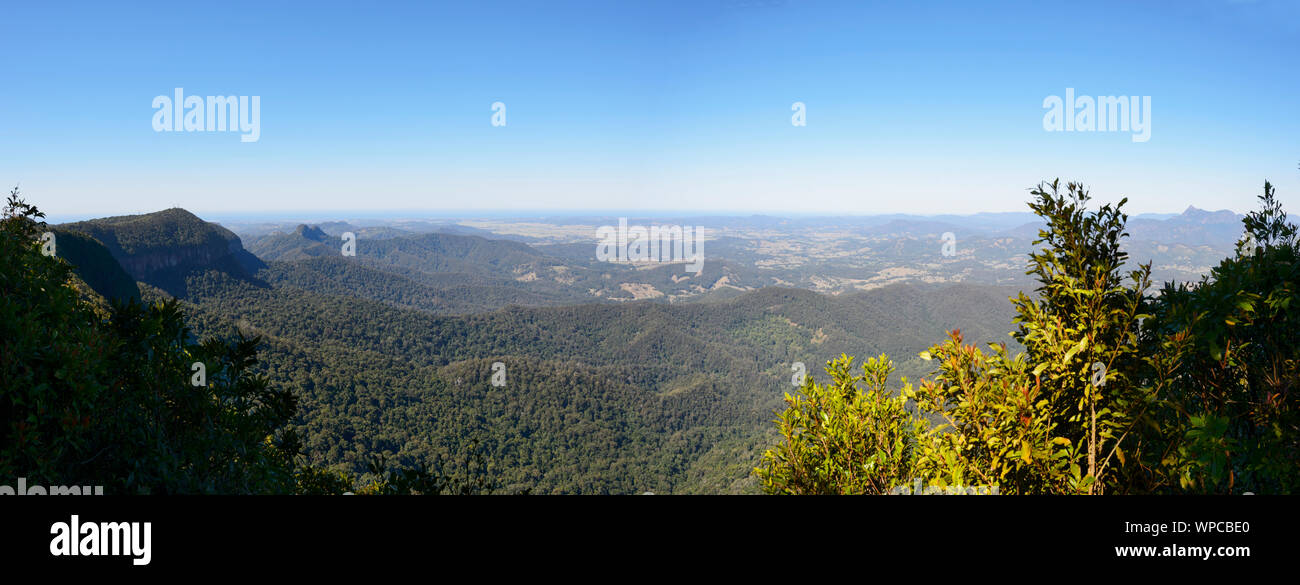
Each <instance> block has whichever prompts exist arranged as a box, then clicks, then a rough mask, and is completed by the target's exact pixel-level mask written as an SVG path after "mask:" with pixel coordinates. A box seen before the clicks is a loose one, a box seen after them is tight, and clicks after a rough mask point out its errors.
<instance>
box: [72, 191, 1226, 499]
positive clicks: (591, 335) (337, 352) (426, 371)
mask: <svg viewBox="0 0 1300 585" xmlns="http://www.w3.org/2000/svg"><path fill="white" fill-rule="evenodd" d="M1185 215H1187V214H1184V216H1185ZM1234 217H1235V216H1234ZM1178 218H1183V216H1178ZM1211 219H1213V218H1211ZM1153 221H1158V222H1164V223H1167V222H1168V221H1170V220H1153ZM909 222H911V223H909ZM913 223H915V222H912V220H907V219H894V220H891V221H890V222H886V223H884V224H880V225H879V226H877V227H879V228H881V229H882V230H884V231H883V232H878V233H885V232H888V233H897V234H900V235H898V236H897V238H896V240H895V243H894V244H891V245H890V246H892V247H888V250H889V254H894V255H895V256H893V257H896V258H900V259H901V258H908V257H913V258H916V257H921V258H923V259H927V260H925V261H924V262H920V263H919V264H918V266H924V265H927V263H928V264H929V265H930V266H931V268H933V267H936V266H937V267H939V269H941V270H953V271H955V272H957V273H961V274H965V275H966V276H967V277H969V278H968V279H956V281H955V282H951V281H944V280H942V279H925V278H903V279H898V280H897V281H893V280H886V281H877V282H876V284H873V285H871V286H858V287H854V286H849V287H831V288H834V290H833V291H832V292H836V293H838V294H823V293H820V292H814V290H806V289H808V288H811V289H822V290H826V289H827V287H821V286H817V285H816V283H818V282H829V281H831V280H834V279H841V280H843V279H848V280H857V276H863V277H866V278H868V279H869V278H871V277H872V276H871V275H872V274H877V275H878V274H879V271H878V272H875V273H873V272H872V270H873V268H871V266H870V265H867V264H861V263H856V264H855V263H853V262H850V261H849V260H850V259H851V257H850V256H848V255H841V254H839V253H838V252H837V253H827V254H826V255H825V258H822V259H821V260H819V261H817V262H812V263H809V264H807V265H800V266H783V265H781V264H780V263H773V264H770V265H769V267H763V266H761V263H758V262H755V258H754V257H751V256H753V255H755V254H759V252H757V250H761V249H763V247H764V246H767V245H770V243H771V242H772V241H773V240H774V239H775V238H774V236H770V235H769V236H765V237H764V238H762V239H758V240H755V239H752V238H749V237H742V236H740V235H727V236H721V237H718V238H717V239H715V240H712V241H710V244H712V246H707V247H706V249H705V253H706V258H707V259H706V264H705V269H704V270H703V271H702V272H701V273H700V274H691V273H687V272H685V271H684V270H683V266H682V265H681V264H661V265H651V266H632V265H627V264H615V263H605V262H596V261H594V259H592V258H591V257H590V256H589V254H590V251H591V246H590V245H589V244H587V245H583V244H579V243H576V242H567V243H566V242H559V241H545V240H541V241H535V242H534V243H531V244H525V243H523V242H521V241H518V240H520V239H525V236H523V235H521V234H515V239H514V240H506V239H497V238H489V237H484V236H483V235H481V234H484V233H486V234H488V235H492V234H491V232H487V231H484V230H482V229H480V228H469V229H468V230H467V231H475V232H476V233H474V234H466V233H449V231H450V230H448V229H447V228H446V227H443V228H440V229H439V231H426V232H423V233H411V232H409V231H403V230H399V229H397V228H391V229H389V230H388V231H381V232H380V234H381V235H380V236H379V237H373V238H361V239H359V240H358V245H357V254H356V256H354V257H349V256H344V255H343V254H341V253H340V242H341V241H340V239H339V237H338V235H339V234H341V231H340V230H343V229H346V228H348V227H351V226H349V225H348V224H337V225H330V226H326V225H306V224H304V225H300V226H297V227H296V228H295V229H293V230H292V231H289V232H274V233H268V234H263V235H260V236H254V237H251V238H250V239H249V249H250V250H252V252H254V253H255V255H254V254H250V253H249V252H248V251H246V250H245V249H244V247H243V244H242V242H241V239H240V238H239V237H238V236H236V235H235V234H234V233H233V232H230V231H229V230H226V229H225V228H223V227H221V226H219V225H217V224H213V223H208V222H204V221H202V220H201V219H199V218H197V217H196V216H194V215H192V214H189V213H188V212H185V211H183V210H167V211H164V212H158V213H154V214H147V215H142V216H126V217H117V218H106V219H102V220H90V221H84V222H78V223H73V224H63V225H61V226H58V230H59V231H60V232H63V233H67V234H80V235H81V236H82V237H81V239H80V240H77V241H83V240H84V241H85V242H87V243H88V245H89V247H90V248H91V249H92V250H91V251H90V252H85V251H81V252H78V255H77V256H76V258H73V257H69V260H70V261H72V262H73V263H74V264H79V265H80V267H79V271H80V272H81V274H82V276H83V278H84V279H85V280H86V281H87V283H88V284H90V285H91V286H92V287H95V288H96V289H97V290H100V292H101V293H102V294H104V296H117V297H121V296H122V290H123V289H122V281H123V278H122V276H121V275H120V274H119V275H117V276H116V277H111V276H110V277H105V276H104V275H103V273H113V272H114V271H113V270H112V267H111V266H103V264H104V263H105V258H111V259H113V260H115V261H116V263H117V264H118V266H119V269H120V270H121V272H122V273H123V274H127V275H129V277H130V278H131V279H134V280H136V281H139V282H140V283H141V288H142V290H143V291H144V294H143V296H144V298H145V299H146V300H156V299H159V298H163V297H176V298H179V299H180V300H181V302H182V306H183V307H184V309H185V313H186V315H187V316H188V318H189V320H190V325H191V326H192V327H193V329H194V332H195V333H196V334H197V335H218V336H233V335H235V334H236V332H243V333H245V334H249V335H259V336H261V337H262V339H263V340H264V345H263V355H262V359H261V364H260V366H259V367H260V368H262V371H263V372H264V373H265V374H266V375H267V376H268V377H269V379H270V381H271V383H272V384H273V385H277V386H280V387H283V388H286V389H289V390H291V391H292V392H293V393H294V394H296V395H297V396H298V397H299V399H300V404H301V410H300V412H299V415H298V418H297V420H296V421H295V428H296V429H297V430H298V431H299V434H300V435H301V437H302V439H303V442H304V446H305V449H304V451H305V453H306V454H307V455H308V457H310V458H311V460H312V462H313V463H317V464H323V465H327V466H336V467H338V468H340V469H346V470H348V471H350V472H353V473H360V472H362V471H364V470H365V469H366V466H367V463H368V462H369V461H370V459H371V458H372V457H374V456H376V455H379V456H383V457H385V458H387V459H388V460H390V461H395V462H398V463H400V464H403V465H412V466H415V465H420V464H425V463H446V462H457V461H464V460H466V459H467V458H469V457H472V456H476V457H479V458H481V459H482V460H484V461H486V462H487V465H488V467H489V469H490V473H491V474H492V475H493V476H494V477H495V478H497V479H498V480H499V481H500V483H501V484H502V485H504V486H507V488H508V489H510V490H516V491H517V490H530V491H532V492H534V493H552V492H557V493H573V492H579V493H639V492H643V491H653V492H656V493H689V492H706V493H709V492H712V493H716V492H745V491H753V490H754V489H755V486H754V480H753V479H752V478H750V473H749V472H750V470H751V469H752V468H753V467H754V465H755V463H756V462H757V460H758V458H759V457H760V455H761V452H762V448H763V446H764V445H766V444H769V443H770V442H771V440H772V433H773V430H772V428H771V426H772V425H771V420H772V418H773V416H774V412H775V411H776V410H778V409H779V408H780V407H781V405H782V398H783V395H784V393H785V392H788V391H792V390H793V386H792V383H791V378H792V375H793V370H792V367H793V365H794V364H795V363H796V362H800V363H802V364H804V367H805V368H806V370H807V372H808V373H809V374H810V375H814V376H818V377H820V376H822V375H823V374H822V373H821V371H820V370H821V366H822V365H823V364H825V363H826V362H827V361H828V360H830V359H832V358H834V357H836V356H839V355H840V354H842V353H847V354H849V355H857V356H874V355H879V354H882V353H887V354H889V355H890V356H893V357H894V359H895V360H897V361H898V365H899V371H900V373H901V374H902V375H906V376H909V377H912V378H916V377H918V376H920V375H922V374H926V373H929V372H930V370H931V369H932V368H931V366H930V365H929V364H928V363H926V362H924V361H922V360H920V359H918V358H915V357H914V356H916V355H917V354H918V352H920V351H921V350H924V349H926V348H927V347H929V346H930V345H931V344H932V343H934V342H935V340H937V339H941V338H942V337H943V336H944V334H945V332H946V331H947V330H950V329H957V328H960V329H961V330H962V331H963V332H964V333H965V335H966V339H967V340H968V341H989V342H1011V340H1010V339H1009V337H1008V336H1007V324H1008V323H1009V322H1010V319H1011V315H1012V306H1011V305H1010V303H1008V302H1007V299H1008V297H1010V296H1013V295H1015V294H1016V293H1018V292H1019V291H1020V290H1022V289H1024V288H1025V287H1022V286H1017V285H1015V284H1014V282H1015V280H1014V279H1011V278H1009V277H1008V278H1007V279H1003V278H1002V277H999V276H997V275H995V274H993V273H992V272H988V271H993V272H998V271H1001V272H1008V271H1009V270H1011V269H1010V268H989V267H988V266H987V265H986V263H985V261H983V260H981V261H976V260H975V259H973V258H972V257H971V256H972V255H973V254H971V253H967V254H966V257H962V256H960V255H959V256H957V257H955V258H950V259H945V257H944V256H942V254H941V253H940V251H939V249H938V247H936V246H932V245H929V244H927V243H926V238H925V237H924V234H922V235H916V234H918V233H921V232H924V231H926V230H937V229H948V228H947V227H946V226H947V225H949V224H947V223H944V222H930V223H925V224H922V225H919V226H918V225H913ZM1188 223H1189V226H1190V227H1185V228H1183V229H1185V230H1188V233H1194V234H1204V233H1206V231H1205V230H1204V229H1197V228H1196V227H1195V225H1196V224H1194V223H1191V222H1188ZM931 224H933V225H931ZM738 225H744V224H743V222H742V223H741V224H738ZM380 227H382V226H380ZM326 228H329V229H328V231H327V229H326ZM999 229H1001V227H1000V226H999ZM1011 229H1014V228H1011ZM1150 229H1156V228H1150ZM909 230H912V231H909ZM918 230H919V231H918ZM330 232H335V233H333V234H332V233H330ZM372 233H374V232H373V231H372ZM806 237H807V236H806V234H804V235H801V234H798V233H792V234H791V237H790V239H791V241H792V242H796V243H797V242H806V241H810V240H805V239H803V238H806ZM91 238H93V239H91ZM981 238H982V239H981ZM972 239H973V240H974V241H964V242H963V245H966V246H972V247H975V249H976V250H984V251H983V252H978V254H984V255H991V254H992V252H988V250H1001V249H1002V248H1006V251H1005V254H1006V257H1005V258H1002V259H1001V260H999V261H998V263H999V265H1000V264H1008V266H1014V261H1013V260H1014V257H1015V254H1014V253H1013V252H1012V248H1014V247H1015V246H1016V245H1019V244H1018V240H1016V239H1015V238H1011V237H1009V236H1007V235H1006V234H1002V235H991V236H981V237H979V238H972ZM827 242H828V243H824V244H823V245H821V246H820V247H818V248H817V249H819V250H823V251H825V250H829V249H842V250H845V251H849V250H853V249H855V248H854V247H853V246H854V244H852V243H851V241H850V242H849V243H845V242H843V241H839V240H827ZM95 243H99V244H102V246H101V247H102V251H100V252H98V255H96V252H95V251H94V250H93V248H94V244H95ZM931 243H933V242H931ZM1198 245H1200V244H1198ZM1206 245H1208V244H1206ZM846 246H847V247H846ZM880 246H881V244H876V247H877V252H879V250H880V249H884V248H880ZM977 246H978V247H977ZM82 247H83V248H85V247H86V246H82ZM1022 247H1023V248H1025V249H1027V248H1028V243H1027V241H1026V242H1025V243H1024V245H1023V246H1022ZM583 249H585V250H587V252H586V254H588V256H584V252H583ZM747 255H749V256H747ZM886 256H887V254H886V255H882V254H876V257H877V258H882V257H886ZM732 257H740V260H735V259H733V258H732ZM944 266H947V268H944ZM900 268H901V267H899V266H891V267H889V268H884V269H883V270H884V271H889V270H895V271H897V270H899V269H900ZM981 271H983V272H981ZM986 272H987V273H988V274H990V275H991V276H990V277H989V278H987V279H983V277H980V276H979V275H980V274H985V273H986ZM921 273H924V271H920V272H918V274H921ZM927 280H933V281H932V282H927ZM963 280H967V281H965V282H963ZM864 281H865V280H864ZM1006 281H1010V282H1011V283H1012V284H1010V285H1009V284H1007V282H1006ZM810 283H811V284H810ZM774 285H775V286H774ZM638 299H641V300H638ZM683 301H687V302H683ZM701 301H704V302H701ZM1017 348H1018V346H1017V347H1013V350H1014V349H1017ZM495 362H501V363H502V364H504V365H505V383H504V384H503V385H494V384H493V383H492V376H493V373H494V370H493V368H492V366H493V364H494V363H495Z"/></svg>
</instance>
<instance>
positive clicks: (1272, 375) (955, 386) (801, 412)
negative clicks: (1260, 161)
mask: <svg viewBox="0 0 1300 585" xmlns="http://www.w3.org/2000/svg"><path fill="white" fill-rule="evenodd" d="M1032 195H1033V197H1034V200H1033V201H1031V203H1030V208H1031V209H1033V210H1034V212H1035V213H1037V214H1038V215H1039V217H1041V218H1042V219H1043V221H1044V223H1045V228H1044V229H1043V230H1042V231H1040V233H1039V238H1038V240H1036V241H1035V244H1042V247H1041V248H1040V249H1039V250H1037V251H1035V252H1034V253H1032V254H1031V255H1030V262H1029V274H1032V275H1034V276H1035V277H1036V279H1037V281H1038V283H1039V286H1038V288H1037V289H1036V291H1035V292H1036V295H1035V296H1034V297H1032V298H1031V297H1029V296H1028V295H1026V294H1024V293H1021V294H1020V295H1019V296H1018V297H1017V298H1014V299H1012V301H1013V303H1014V304H1015V306H1016V311H1017V316H1016V319H1015V322H1016V324H1017V331H1015V332H1013V333H1012V335H1013V336H1014V337H1015V338H1016V339H1017V340H1018V341H1019V342H1020V343H1021V344H1023V346H1024V347H1025V352H1024V353H1022V354H1019V355H1016V356H1014V357H1013V356H1011V355H1009V354H1008V351H1007V348H1006V346H1005V345H1004V344H993V346H992V348H991V352H985V351H981V350H980V349H979V348H976V347H974V346H972V345H968V344H965V343H964V342H963V339H962V336H961V333H960V332H952V333H951V334H950V336H949V339H948V340H946V341H945V342H944V343H942V344H940V345H936V346H934V347H932V348H931V349H930V350H929V351H926V352H922V354H921V357H922V358H924V359H928V360H934V361H935V362H937V365H938V370H937V371H936V372H935V374H934V375H933V376H931V377H930V378H929V379H924V380H922V381H921V382H920V383H919V385H917V386H915V387H914V386H913V385H911V384H910V383H908V382H907V380H903V387H902V389H901V391H900V392H899V393H898V394H897V395H896V396H891V395H890V394H889V393H888V392H887V391H886V389H885V383H884V380H883V378H881V379H872V383H871V384H870V385H869V386H868V388H867V389H865V390H863V389H861V388H859V387H858V386H857V385H856V383H851V382H853V381H854V379H853V378H851V377H847V375H846V367H847V364H848V363H849V362H851V359H850V358H842V359H841V360H837V361H836V362H832V363H831V365H830V366H829V367H828V368H827V372H828V373H830V374H831V376H832V383H831V384H830V385H828V386H820V385H817V384H809V385H807V386H805V388H804V393H805V395H806V398H801V397H787V405H788V408H787V410H786V411H785V412H784V413H782V414H781V415H780V418H779V419H778V420H777V424H778V427H779V429H780V431H781V435H782V442H781V443H780V444H778V445H777V446H776V447H774V448H773V449H770V450H769V451H768V452H767V453H765V455H764V457H763V465H762V466H761V467H759V468H757V469H756V470H755V472H756V474H757V475H758V476H759V478H760V479H761V480H762V482H763V486H764V488H765V489H766V490H767V491H768V492H770V493H885V492H888V491H891V490H893V489H894V488H896V487H898V486H903V485H910V484H913V482H914V481H916V480H920V481H923V482H925V483H926V484H928V485H932V486H966V485H972V484H981V485H990V486H991V485H996V486H998V488H999V491H1000V493H1010V494H1020V493H1055V494H1060V493H1081V494H1104V493H1135V492H1139V493H1140V492H1170V491H1176V492H1183V491H1193V492H1218V493H1228V492H1234V491H1235V492H1239V491H1243V490H1249V491H1260V492H1281V493H1289V492H1291V491H1292V490H1294V489H1295V488H1296V485H1297V482H1298V481H1300V444H1298V443H1297V441H1300V432H1297V431H1300V429H1298V428H1297V425H1298V424H1300V420H1297V408H1296V396H1295V393H1296V387H1297V383H1300V370H1298V369H1297V368H1300V339H1298V338H1297V337H1298V336H1300V333H1298V331H1300V322H1296V319H1297V317H1296V315H1295V313H1293V312H1292V311H1291V308H1290V307H1291V306H1292V303H1293V302H1295V303H1297V306H1300V300H1297V299H1296V295H1297V294H1300V254H1297V244H1296V233H1297V230H1296V228H1295V226H1293V225H1291V224H1289V223H1287V221H1286V215H1285V213H1283V212H1282V210H1281V208H1280V206H1279V205H1278V204H1277V201H1276V199H1275V198H1274V194H1273V190H1272V186H1271V185H1268V184H1267V183H1266V184H1265V191H1264V195H1263V196H1261V198H1260V199H1261V203H1262V209H1261V210H1260V211H1258V212H1254V213H1251V214H1249V215H1248V216H1247V217H1246V219H1245V220H1244V223H1245V227H1246V237H1245V238H1243V242H1242V246H1240V248H1239V252H1238V253H1237V255H1236V256H1235V257H1233V258H1229V259H1226V260H1224V261H1223V263H1222V264H1221V265H1220V266H1219V267H1217V268H1216V269H1214V271H1213V272H1212V274H1210V275H1209V276H1207V277H1206V278H1204V279H1203V280H1202V282H1201V283H1199V285H1197V286H1188V285H1185V284H1184V285H1178V286H1175V285H1173V284H1169V285H1166V286H1165V288H1164V289H1163V290H1162V291H1161V293H1160V294H1159V295H1156V296H1148V295H1147V294H1146V291H1147V290H1148V288H1149V287H1150V264H1147V265H1142V266H1139V267H1137V269H1136V270H1132V271H1129V272H1128V273H1127V275H1125V274H1124V266H1125V263H1126V261H1127V254H1126V253H1125V252H1124V251H1123V249H1122V247H1121V244H1122V241H1123V238H1124V237H1125V235H1126V234H1125V232H1124V226H1125V223H1126V221H1127V216H1126V215H1125V214H1124V213H1123V212H1122V207H1123V205H1124V203H1125V201H1121V202H1120V203H1119V204H1118V205H1115V206H1113V207H1112V206H1110V205H1105V206H1102V207H1101V208H1100V209H1098V210H1097V211H1089V210H1088V208H1087V203H1088V201H1089V196H1088V193H1087V191H1086V190H1084V188H1083V187H1082V186H1081V185H1079V184H1075V183H1071V184H1069V185H1067V186H1066V188H1065V190H1064V192H1062V190H1061V189H1060V185H1059V182H1053V183H1051V184H1042V185H1039V186H1038V188H1036V189H1034V190H1033V192H1032ZM873 362H885V363H887V359H886V358H884V357H883V356H882V358H880V360H873ZM868 377H869V376H868ZM873 417H880V418H873ZM930 420H935V421H937V423H938V424H935V425H931V424H930ZM882 430H883V431H884V432H882ZM864 454H865V455H864Z"/></svg>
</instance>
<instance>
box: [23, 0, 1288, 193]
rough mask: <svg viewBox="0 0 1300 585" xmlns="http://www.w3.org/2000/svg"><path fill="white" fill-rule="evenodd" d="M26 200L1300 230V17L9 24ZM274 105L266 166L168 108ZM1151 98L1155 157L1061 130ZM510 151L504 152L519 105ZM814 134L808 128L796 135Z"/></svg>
mask: <svg viewBox="0 0 1300 585" xmlns="http://www.w3.org/2000/svg"><path fill="white" fill-rule="evenodd" d="M0 21H2V22H3V23H4V26H3V31H4V32H3V33H2V34H0V39H3V41H2V42H3V48H0V84H2V87H3V91H0V182H3V184H5V185H13V184H20V185H21V187H22V189H23V191H24V192H25V193H26V194H27V196H28V198H29V200H31V201H33V202H35V203H36V204H38V205H39V206H41V207H42V208H43V209H44V210H46V211H47V213H50V214H51V215H64V216H67V215H87V214H92V215H93V214H117V213H135V212H141V211H152V210H156V209H161V208H165V207H172V206H180V207H185V208H188V209H191V210H193V211H196V212H200V213H201V212H205V211H206V212H213V213H217V212H236V211H282V210H314V209H354V210H358V211H374V210H385V209H431V210H433V209H436V210H509V209H529V210H538V209H555V210H581V209H600V210H611V209H624V208H626V209H637V210H656V209H658V210H699V211H706V210H707V211H719V210H723V211H741V212H755V213H757V212H781V211H785V212H797V213H813V214H823V213H825V214H833V213H857V214H869V213H893V212H912V213H940V212H942V213H974V212H979V211H1024V210H1025V209H1026V208H1025V206H1024V202H1025V200H1026V197H1027V196H1026V188H1027V187H1029V186H1031V185H1032V184H1034V183H1035V182H1037V181H1038V180H1039V179H1043V178H1052V177H1057V176H1060V177H1063V178H1073V179H1080V180H1083V181H1085V182H1086V183H1088V184H1089V185H1090V186H1091V187H1092V188H1093V194H1094V195H1095V196H1096V197H1098V198H1099V199H1101V200H1114V199H1118V198H1119V197H1120V196H1128V197H1129V198H1130V201H1131V203H1130V211H1132V212H1173V211H1181V210H1182V209H1184V208H1186V207H1187V206H1188V205H1195V206H1197V207H1202V208H1209V209H1220V208H1231V209H1234V210H1236V211H1239V212H1240V211H1245V210H1247V209H1249V208H1252V207H1253V206H1254V203H1255V201H1254V198H1255V196H1256V195H1257V194H1258V193H1259V191H1260V189H1261V186H1262V184H1263V181H1264V180H1265V179H1266V178H1267V179H1271V180H1272V181H1273V182H1274V184H1275V185H1277V186H1278V188H1279V191H1280V197H1281V199H1282V201H1283V203H1284V205H1286V206H1287V207H1288V208H1289V209H1291V210H1293V213H1294V214H1296V215H1300V170H1297V164H1298V163H1300V75H1297V73H1300V2H1296V1H1294V0H1290V1H1279V0H1257V1H1253V2H1252V1H1245V0H1235V1H1232V0H1179V1H1171V2H1151V3H1146V2H1077V1H1074V2H1008V3H999V2H989V3H986V2H975V1H962V2H951V3H950V2H930V1H912V2H901V1H891V2H850V3H839V2H822V1H815V0H806V1H800V0H788V1H785V2H779V1H770V0H769V1H762V0H750V1H745V0H697V1H694V2H680V3H678V2H653V3H650V2H646V3H642V2H633V1H629V0H611V1H605V2H567V1H532V2H504V1H494V2H434V3H423V2H422V3H411V4H398V3H386V2H347V3H333V2H309V3H308V2H304V3H301V4H290V3H287V2H284V3H282V2H250V3H246V4H245V3H240V2H228V1H221V0H212V1H206V2H190V1H180V0H171V1H169V2H160V3H157V4H154V5H147V4H145V3H110V2H88V3H85V4H70V3H62V2H43V1H37V2H6V3H4V5H3V7H0ZM178 87H180V88H184V90H185V93H186V94H187V95H200V96H210V95H242V96H260V100H261V111H260V139H259V140H258V141H256V142H241V140H240V139H239V135H238V134H237V133H229V132H155V131H154V129H153V125H152V119H153V117H154V113H155V110H154V109H153V107H152V102H153V99H154V97H155V96H159V95H166V96H171V95H172V93H173V91H174V89H175V88H178ZM1066 88H1074V91H1075V93H1076V94H1077V95H1081V96H1110V95H1116V96H1118V95H1124V96H1150V97H1151V110H1150V120H1151V128H1150V139H1149V140H1148V141H1146V142H1134V141H1133V140H1132V134H1131V133H1124V132H1048V131H1045V130H1044V128H1043V117H1044V114H1045V113H1046V110H1045V109H1044V107H1043V101H1044V99H1045V98H1046V97H1048V96H1051V95H1058V96H1064V94H1065V91H1066ZM497 101H500V102H502V103H504V104H505V106H506V125H505V126H500V127H497V126H493V125H492V123H491V120H492V116H493V111H492V104H493V102H497ZM794 102H803V103H804V104H805V105H806V121H807V125H806V126H802V127H800V126H794V125H792V124H791V117H792V110H791V107H792V104H793V103H794Z"/></svg>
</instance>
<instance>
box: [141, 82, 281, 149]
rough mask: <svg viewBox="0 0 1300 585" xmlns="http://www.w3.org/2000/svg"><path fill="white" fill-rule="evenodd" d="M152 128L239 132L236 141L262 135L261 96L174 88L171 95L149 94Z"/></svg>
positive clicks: (154, 129) (157, 130)
mask: <svg viewBox="0 0 1300 585" xmlns="http://www.w3.org/2000/svg"><path fill="white" fill-rule="evenodd" d="M153 109H154V110H157V111H156V112H154V114H153V131H154V132H226V131H230V132H242V133H243V134H242V135H241V136H240V137H239V140H240V142H257V141H258V140H259V139H260V138H261V137H262V96H257V95H255V96H246V95H240V96H235V95H230V96H221V95H210V96H207V97H206V98H205V97H204V96H199V95H191V96H186V95H185V89H184V88H180V87H178V88H176V91H175V92H174V93H173V95H172V96H166V95H160V96H158V97H155V98H153Z"/></svg>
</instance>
